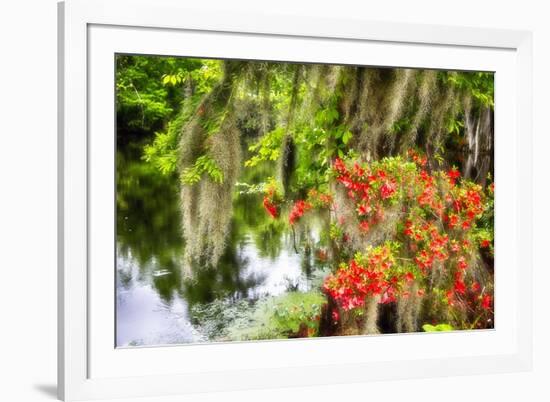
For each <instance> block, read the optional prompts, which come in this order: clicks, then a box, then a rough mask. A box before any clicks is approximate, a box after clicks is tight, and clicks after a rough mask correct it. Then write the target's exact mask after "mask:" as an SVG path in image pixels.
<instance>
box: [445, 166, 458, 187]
mask: <svg viewBox="0 0 550 402" xmlns="http://www.w3.org/2000/svg"><path fill="white" fill-rule="evenodd" d="M447 177H448V178H449V183H451V185H453V186H454V185H455V183H456V179H458V178H459V177H460V172H459V171H458V170H457V169H456V168H452V169H451V170H449V171H448V172H447Z"/></svg>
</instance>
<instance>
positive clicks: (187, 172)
mask: <svg viewBox="0 0 550 402" xmlns="http://www.w3.org/2000/svg"><path fill="white" fill-rule="evenodd" d="M203 173H206V174H208V175H209V176H210V178H211V179H212V180H213V181H214V182H216V183H222V182H223V172H222V170H221V169H220V168H219V166H218V165H217V163H216V162H215V161H214V159H212V158H211V157H210V156H209V155H202V156H199V157H198V158H197V160H196V161H195V164H194V165H193V166H192V167H189V168H186V169H184V170H183V172H182V174H181V182H182V183H183V184H186V185H193V184H196V183H198V182H199V181H200V180H201V178H202V175H203Z"/></svg>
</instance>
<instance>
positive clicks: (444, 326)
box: [422, 324, 454, 332]
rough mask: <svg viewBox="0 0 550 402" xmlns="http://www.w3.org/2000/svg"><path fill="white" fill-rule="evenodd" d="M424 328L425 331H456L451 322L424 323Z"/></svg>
mask: <svg viewBox="0 0 550 402" xmlns="http://www.w3.org/2000/svg"><path fill="white" fill-rule="evenodd" d="M422 329H423V330H424V331H425V332H444V331H454V328H453V327H452V326H451V325H449V324H437V325H431V324H424V325H422Z"/></svg>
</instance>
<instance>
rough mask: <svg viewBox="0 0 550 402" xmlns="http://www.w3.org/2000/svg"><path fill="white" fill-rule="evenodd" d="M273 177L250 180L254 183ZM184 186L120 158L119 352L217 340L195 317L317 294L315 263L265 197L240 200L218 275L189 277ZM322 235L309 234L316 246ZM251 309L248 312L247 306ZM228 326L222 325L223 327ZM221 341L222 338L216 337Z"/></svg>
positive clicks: (133, 157) (131, 157) (134, 155)
mask: <svg viewBox="0 0 550 402" xmlns="http://www.w3.org/2000/svg"><path fill="white" fill-rule="evenodd" d="M265 173H266V172H261V171H254V172H247V173H246V177H243V178H242V179H243V180H244V181H246V182H248V183H254V182H258V180H260V179H262V180H265V177H266V175H265ZM178 197H179V190H178V183H177V179H176V178H174V177H164V176H161V175H159V174H158V173H157V172H156V171H155V170H154V169H153V168H152V167H151V166H149V165H148V164H147V163H145V162H143V161H141V160H140V158H139V153H138V152H129V151H128V150H127V151H125V153H124V154H122V153H120V152H119V153H118V154H117V238H116V241H117V258H116V262H117V266H116V269H117V286H116V287H117V303H116V309H117V311H116V315H117V322H116V330H117V333H116V344H117V346H119V347H121V346H122V347H123V346H133V345H160V344H174V343H189V342H200V341H209V340H212V332H208V333H207V331H205V330H204V328H212V327H213V326H214V327H215V325H214V324H216V325H220V323H209V322H204V317H202V318H201V317H197V316H195V315H194V314H193V312H194V311H195V310H196V309H197V307H199V309H201V308H202V309H203V310H204V308H208V306H209V305H211V304H214V303H216V302H220V301H223V302H224V303H226V304H225V305H228V306H231V305H232V304H236V303H239V302H241V304H242V301H243V300H247V301H249V302H250V303H249V304H250V305H251V306H252V305H253V304H254V301H257V300H258V299H261V298H263V297H266V296H275V295H279V294H281V293H284V292H286V291H287V290H308V289H309V288H310V287H311V277H310V275H309V274H310V272H311V257H307V258H306V257H303V256H301V255H300V254H297V253H296V252H295V251H294V247H293V238H292V236H291V235H290V232H289V231H288V228H287V227H286V225H285V224H284V222H281V221H275V220H273V219H271V218H270V217H269V216H268V215H267V214H266V213H265V211H264V210H263V207H262V203H261V197H262V196H261V194H239V195H236V196H235V201H234V214H233V219H232V230H231V239H230V242H229V244H228V247H227V250H226V252H225V254H224V256H223V257H222V260H221V261H220V264H219V266H218V267H216V268H215V269H210V270H207V269H201V270H197V275H196V278H195V280H190V279H188V278H186V277H184V275H183V272H184V270H183V266H182V263H183V262H182V261H183V258H182V254H183V250H184V244H183V240H182V236H181V228H180V222H181V215H180V209H179V201H178ZM316 233H318V231H317V230H313V229H312V230H310V231H308V232H307V233H306V236H305V237H307V241H309V242H310V243H311V244H312V245H315V244H316V243H317V242H318V241H319V239H318V238H317V235H316ZM245 305H246V304H245ZM221 325H223V323H222V324H221ZM214 335H215V334H214Z"/></svg>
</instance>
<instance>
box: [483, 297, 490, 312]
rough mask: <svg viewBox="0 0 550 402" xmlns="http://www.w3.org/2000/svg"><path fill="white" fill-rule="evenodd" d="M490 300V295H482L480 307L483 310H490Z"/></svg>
mask: <svg viewBox="0 0 550 402" xmlns="http://www.w3.org/2000/svg"><path fill="white" fill-rule="evenodd" d="M491 301H492V298H491V296H490V295H485V296H483V298H482V299H481V307H482V308H483V309H484V310H490V309H491Z"/></svg>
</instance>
